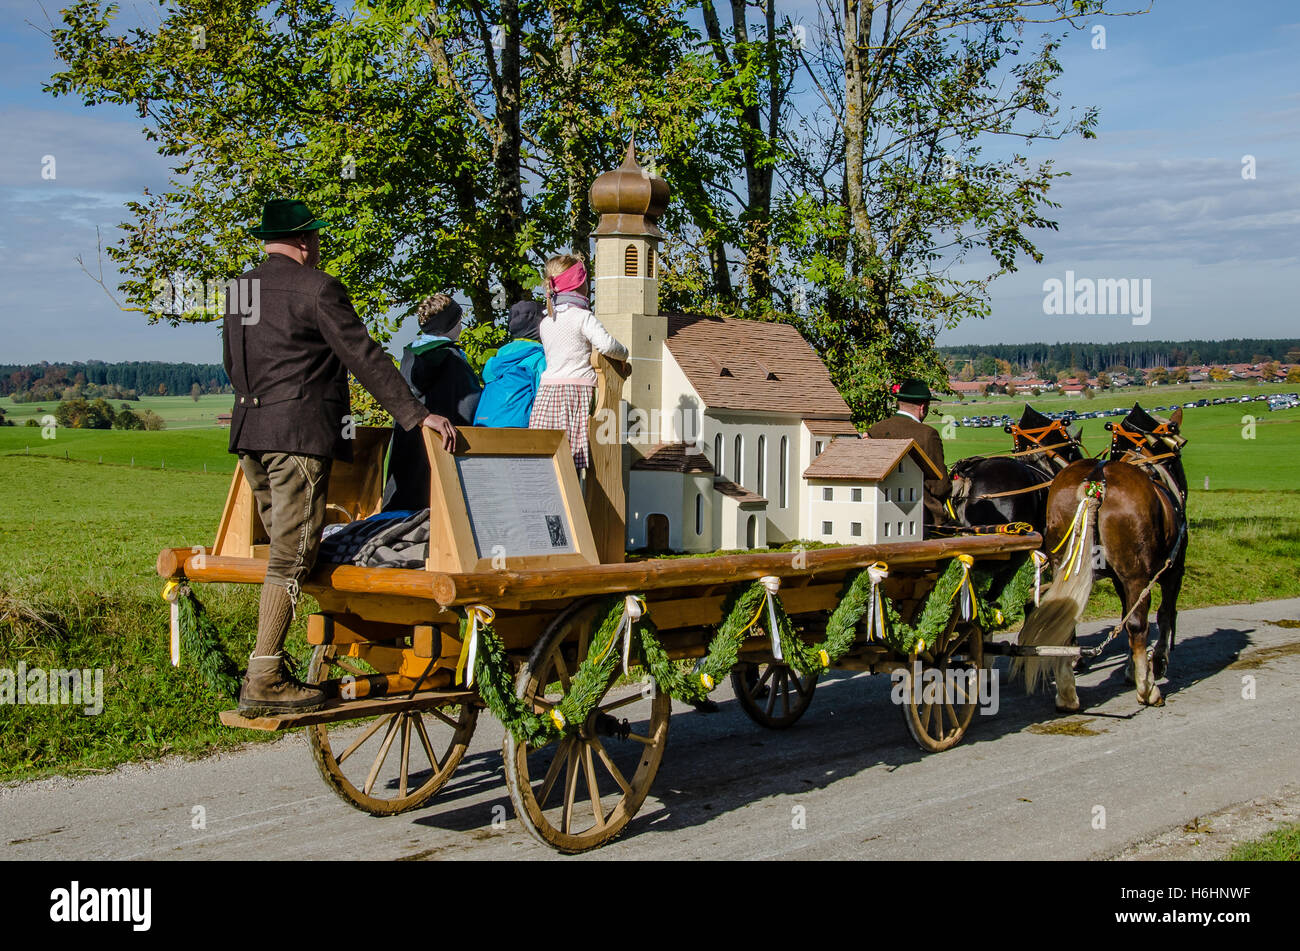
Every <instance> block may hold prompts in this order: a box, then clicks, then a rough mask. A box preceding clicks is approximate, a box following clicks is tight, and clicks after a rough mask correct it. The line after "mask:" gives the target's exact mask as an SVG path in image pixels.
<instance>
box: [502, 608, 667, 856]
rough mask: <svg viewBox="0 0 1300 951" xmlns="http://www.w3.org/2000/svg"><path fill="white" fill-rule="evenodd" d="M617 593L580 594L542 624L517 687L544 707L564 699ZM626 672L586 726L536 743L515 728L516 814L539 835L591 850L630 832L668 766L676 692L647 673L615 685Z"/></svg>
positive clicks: (510, 763) (509, 777)
mask: <svg viewBox="0 0 1300 951" xmlns="http://www.w3.org/2000/svg"><path fill="white" fill-rule="evenodd" d="M607 603H608V602H607V601H604V600H603V599H596V598H589V599H586V600H583V601H579V602H577V603H576V604H574V605H572V606H570V607H569V608H567V609H566V610H565V611H563V612H562V613H561V614H560V615H559V616H558V617H556V619H555V620H554V621H552V622H551V624H550V626H549V627H547V629H546V631H545V632H544V633H543V634H542V636H541V638H540V639H539V640H538V642H537V644H536V646H534V648H533V652H532V654H531V655H530V656H529V658H528V663H527V664H525V665H524V666H523V668H522V669H521V670H520V671H519V675H518V677H517V679H516V693H517V695H518V696H519V697H520V698H521V699H525V700H528V699H531V700H532V702H533V704H534V709H535V710H537V711H539V712H540V711H543V710H549V709H550V708H551V707H554V706H555V705H557V704H558V703H559V702H560V701H561V700H562V699H563V697H564V694H565V692H566V691H567V690H568V689H569V683H570V677H571V676H572V674H573V672H574V671H576V670H577V665H578V664H579V663H581V662H582V661H583V659H585V658H586V656H587V651H588V649H589V647H590V646H591V637H592V635H593V634H594V633H595V631H596V629H597V627H598V626H599V624H600V622H601V620H602V618H603V617H604V615H605V608H604V605H605V604H607ZM566 642H567V643H566ZM614 649H615V650H617V649H618V648H617V646H616V647H615V648H614ZM616 671H617V669H616ZM618 679H619V675H618V672H616V673H615V674H614V675H613V676H612V677H611V678H610V682H609V684H607V685H606V686H605V690H604V692H603V693H602V695H601V698H600V700H599V701H598V702H597V705H596V707H595V708H593V710H592V712H591V715H590V716H588V717H587V720H586V722H585V723H583V724H582V727H581V728H580V729H579V731H578V732H577V733H576V734H571V735H568V736H565V737H563V738H561V739H559V740H555V741H552V742H550V743H547V744H546V745H545V746H542V747H539V748H534V747H530V746H528V745H527V744H526V743H522V742H520V741H518V740H516V739H515V737H514V735H513V734H512V733H511V732H510V731H509V730H507V731H506V739H505V747H504V750H503V757H504V759H505V766H506V782H507V785H508V786H509V788H510V799H511V802H512V803H513V804H514V807H515V814H516V815H517V816H518V817H519V821H520V822H521V823H523V826H524V828H525V829H527V830H528V832H529V833H530V834H531V835H532V836H533V838H535V839H537V840H538V841H539V842H541V843H542V844H544V845H549V846H550V847H551V848H553V849H557V850H558V851H560V852H570V853H573V852H584V851H586V850H587V849H592V848H595V847H596V846H598V845H603V844H605V843H606V842H608V841H610V840H611V839H613V838H614V837H615V836H617V835H618V834H619V833H620V832H622V831H623V829H624V827H625V826H627V824H628V823H629V822H631V821H632V817H633V816H635V815H636V813H637V810H638V809H640V808H641V803H642V802H644V801H645V797H646V794H647V793H648V792H649V791H650V784H651V783H652V782H653V781H654V778H655V773H657V772H658V771H659V763H660V761H661V760H662V759H663V755H664V747H665V745H666V744H667V742H668V715H669V710H670V707H671V698H670V697H669V696H668V694H667V693H664V692H660V691H658V690H654V689H653V688H651V689H647V688H646V686H645V685H643V684H639V683H630V684H621V685H618V686H615V684H616V683H617V681H618Z"/></svg>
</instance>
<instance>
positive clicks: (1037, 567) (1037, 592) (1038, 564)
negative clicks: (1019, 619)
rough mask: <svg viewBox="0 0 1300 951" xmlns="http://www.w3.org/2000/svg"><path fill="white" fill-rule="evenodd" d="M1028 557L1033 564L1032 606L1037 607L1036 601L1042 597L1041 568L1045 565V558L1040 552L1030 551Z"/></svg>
mask: <svg viewBox="0 0 1300 951" xmlns="http://www.w3.org/2000/svg"><path fill="white" fill-rule="evenodd" d="M1029 557H1030V558H1032V559H1033V562H1034V604H1035V605H1037V604H1038V600H1039V598H1040V596H1041V595H1042V590H1043V568H1044V567H1046V565H1047V556H1046V555H1044V554H1043V553H1042V552H1041V551H1031V552H1030V553H1029Z"/></svg>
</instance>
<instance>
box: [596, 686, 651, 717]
mask: <svg viewBox="0 0 1300 951" xmlns="http://www.w3.org/2000/svg"><path fill="white" fill-rule="evenodd" d="M643 697H644V695H643V694H642V693H641V692H640V691H638V692H636V693H634V694H629V695H628V696H626V697H624V698H623V699H621V700H611V701H610V702H609V703H604V704H601V706H600V711H601V712H602V713H608V712H609V711H610V710H617V709H618V708H619V707H626V706H627V705H628V704H629V703H636V702H637V701H638V700H641V699H643Z"/></svg>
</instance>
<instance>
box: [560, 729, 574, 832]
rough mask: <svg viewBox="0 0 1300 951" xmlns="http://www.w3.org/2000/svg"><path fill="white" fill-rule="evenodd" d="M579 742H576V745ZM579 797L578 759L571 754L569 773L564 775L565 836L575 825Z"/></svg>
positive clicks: (563, 821) (563, 819)
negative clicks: (576, 800) (576, 803)
mask: <svg viewBox="0 0 1300 951" xmlns="http://www.w3.org/2000/svg"><path fill="white" fill-rule="evenodd" d="M577 742H578V741H577V740H575V741H574V743H575V744H576V743H577ZM577 795H578V757H577V756H575V755H574V754H573V752H570V753H569V765H568V767H567V772H565V774H564V816H563V818H562V820H561V821H562V825H563V831H564V834H565V835H568V834H569V830H570V828H571V827H572V825H573V800H574V799H575V798H577Z"/></svg>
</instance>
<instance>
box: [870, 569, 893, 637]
mask: <svg viewBox="0 0 1300 951" xmlns="http://www.w3.org/2000/svg"><path fill="white" fill-rule="evenodd" d="M867 577H868V578H870V579H871V600H870V601H869V602H868V605H867V640H869V641H873V640H875V639H876V638H877V637H878V638H880V639H881V640H882V641H883V640H884V639H885V602H884V600H883V599H882V598H881V597H880V582H882V581H884V580H885V579H886V578H888V577H889V565H888V564H887V563H886V562H883V561H878V562H876V563H875V564H874V565H868V566H867Z"/></svg>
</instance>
